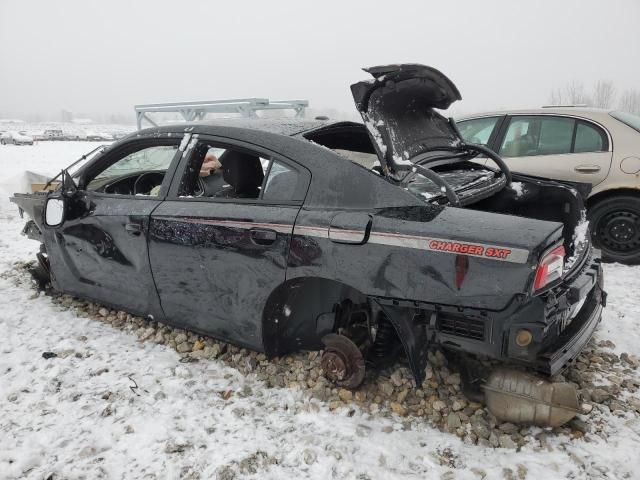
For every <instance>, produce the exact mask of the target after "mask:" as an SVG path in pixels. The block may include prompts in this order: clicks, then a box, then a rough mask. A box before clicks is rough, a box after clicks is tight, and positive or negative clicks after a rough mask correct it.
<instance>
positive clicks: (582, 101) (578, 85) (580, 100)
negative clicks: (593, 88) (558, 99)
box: [564, 80, 591, 105]
mask: <svg viewBox="0 0 640 480" xmlns="http://www.w3.org/2000/svg"><path fill="white" fill-rule="evenodd" d="M564 90H565V98H566V101H567V102H568V103H569V104H570V105H590V104H591V99H590V98H589V95H587V92H585V89H584V84H583V83H582V82H579V81H577V80H574V81H572V82H571V83H568V84H567V86H566V87H565V88H564Z"/></svg>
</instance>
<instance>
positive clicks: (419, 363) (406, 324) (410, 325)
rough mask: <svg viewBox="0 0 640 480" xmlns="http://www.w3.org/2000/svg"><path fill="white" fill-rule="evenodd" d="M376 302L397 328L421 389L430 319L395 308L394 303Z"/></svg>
mask: <svg viewBox="0 0 640 480" xmlns="http://www.w3.org/2000/svg"><path fill="white" fill-rule="evenodd" d="M376 302H377V303H378V305H379V306H380V308H381V309H382V311H383V312H384V313H385V315H386V316H387V318H388V319H389V322H391V325H393V328H395V330H396V333H397V335H398V338H399V339H400V341H401V342H402V346H403V347H404V351H405V353H406V355H407V359H408V360H409V366H410V368H411V373H412V374H413V378H414V379H415V381H416V386H417V387H420V386H421V385H422V382H423V380H424V372H425V368H426V366H427V361H428V360H427V358H428V357H427V352H428V350H429V337H428V327H429V325H428V319H427V318H426V317H425V316H424V315H421V314H418V313H417V312H416V310H415V309H412V308H408V307H400V306H395V305H393V303H392V302H390V303H389V304H387V302H386V301H376Z"/></svg>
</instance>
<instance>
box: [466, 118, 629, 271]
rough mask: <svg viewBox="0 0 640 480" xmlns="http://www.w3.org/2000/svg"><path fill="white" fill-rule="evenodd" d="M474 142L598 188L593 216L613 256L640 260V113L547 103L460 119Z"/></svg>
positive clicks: (522, 164) (597, 239)
mask: <svg viewBox="0 0 640 480" xmlns="http://www.w3.org/2000/svg"><path fill="white" fill-rule="evenodd" d="M457 123H458V127H459V129H460V131H461V133H462V137H463V138H464V139H465V140H466V141H469V142H473V143H482V144H484V145H487V146H489V147H490V148H491V149H493V150H494V151H496V152H498V154H499V155H500V156H501V157H503V158H504V160H505V162H506V163H507V165H508V166H509V168H510V169H511V170H513V171H515V172H520V173H525V174H528V175H538V176H543V177H547V178H553V179H556V180H560V181H562V180H568V181H574V182H584V183H589V184H591V185H592V187H593V188H592V190H591V193H590V194H589V198H588V200H587V208H588V218H589V221H590V225H591V231H592V235H593V240H594V243H595V245H596V247H598V248H600V249H601V250H602V254H603V257H604V258H605V260H609V261H614V262H622V263H628V264H637V263H640V117H637V116H635V115H632V114H630V113H625V112H619V111H615V110H602V109H593V108H582V107H545V108H540V109H532V110H515V111H508V112H493V113H482V114H476V115H473V116H470V117H465V118H463V119H460V120H459V121H458V122H457Z"/></svg>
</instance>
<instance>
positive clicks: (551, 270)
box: [533, 245, 565, 290]
mask: <svg viewBox="0 0 640 480" xmlns="http://www.w3.org/2000/svg"><path fill="white" fill-rule="evenodd" d="M564 255H565V252H564V247H563V246H562V245H561V246H559V247H556V248H554V249H553V250H551V251H550V252H549V253H547V254H546V255H545V256H544V257H542V260H540V263H539V264H538V269H537V270H536V280H535V282H534V283H533V289H534V290H540V289H541V288H544V287H546V286H547V285H549V284H550V283H551V282H553V281H554V280H557V279H559V278H561V277H562V272H563V271H564Z"/></svg>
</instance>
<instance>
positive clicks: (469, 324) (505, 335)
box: [431, 250, 606, 375]
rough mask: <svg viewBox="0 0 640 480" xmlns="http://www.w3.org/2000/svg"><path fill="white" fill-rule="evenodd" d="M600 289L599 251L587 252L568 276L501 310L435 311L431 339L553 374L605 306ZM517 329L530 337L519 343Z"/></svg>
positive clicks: (584, 341) (576, 348) (580, 345)
mask: <svg viewBox="0 0 640 480" xmlns="http://www.w3.org/2000/svg"><path fill="white" fill-rule="evenodd" d="M603 287H604V283H603V272H602V266H601V263H600V253H599V252H598V251H597V250H592V251H591V252H590V253H589V256H588V258H586V259H585V261H584V263H583V264H582V266H581V267H580V270H579V271H578V272H576V273H574V274H573V276H572V277H571V278H570V279H568V280H567V281H565V282H563V283H562V284H560V285H558V286H557V287H555V288H553V289H552V290H550V291H548V292H545V293H544V294H542V295H539V296H534V297H529V298H527V299H522V301H519V302H518V301H515V302H512V304H511V305H510V306H509V307H508V308H506V309H505V310H503V311H501V312H486V314H485V315H484V316H481V315H480V316H479V315H477V313H476V314H475V315H474V312H473V311H464V312H461V315H459V316H454V314H453V313H448V312H446V311H445V309H441V311H440V312H439V313H438V316H439V319H438V322H436V323H435V325H434V326H435V327H436V328H435V331H434V332H433V335H432V336H431V339H432V342H433V343H437V344H440V345H441V346H442V347H444V348H446V349H449V350H455V351H459V352H467V353H472V354H480V355H487V356H490V357H492V358H494V359H496V360H500V361H503V362H505V363H516V364H520V365H524V366H527V367H530V368H532V369H535V370H537V371H539V372H540V373H544V374H547V375H555V374H556V373H558V372H560V371H562V370H563V369H564V368H565V367H566V366H567V365H568V364H569V363H570V362H571V361H572V360H573V359H575V357H577V356H578V355H579V353H580V352H581V350H582V349H583V348H584V347H585V345H586V344H587V343H588V342H589V339H590V338H591V336H592V335H593V332H594V331H595V329H596V327H597V326H598V324H599V323H600V319H601V316H602V310H603V307H604V306H605V304H606V293H605V292H604V291H603ZM452 325H453V326H452ZM523 329H524V330H527V331H529V332H530V333H531V335H532V341H531V343H530V344H528V345H526V346H519V345H518V344H517V342H516V337H517V334H518V332H520V331H521V330H523Z"/></svg>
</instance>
